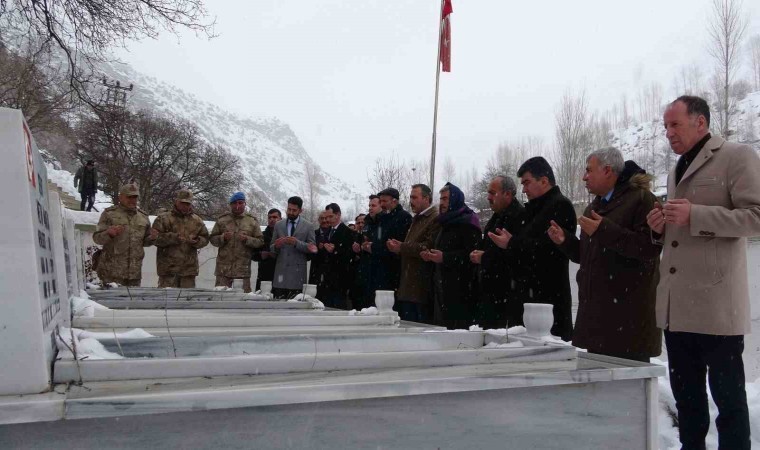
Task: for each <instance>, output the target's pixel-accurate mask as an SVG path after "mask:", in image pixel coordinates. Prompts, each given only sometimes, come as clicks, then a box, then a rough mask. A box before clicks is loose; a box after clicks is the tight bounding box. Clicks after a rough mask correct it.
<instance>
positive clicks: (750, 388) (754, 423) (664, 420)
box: [652, 358, 760, 450]
mask: <svg viewBox="0 0 760 450" xmlns="http://www.w3.org/2000/svg"><path fill="white" fill-rule="evenodd" d="M652 364H659V365H661V366H666V367H667V362H664V361H662V360H659V359H656V358H652ZM669 372H670V371H668V375H666V376H664V377H661V378H660V379H659V380H658V390H659V394H660V411H659V413H660V415H659V431H660V450H678V449H680V448H681V444H680V442H679V441H678V429H677V428H676V427H674V426H673V420H672V418H671V416H670V414H671V413H675V412H676V401H675V399H674V398H673V392H672V391H671V390H670V379H669ZM746 389H747V406H748V407H749V426H750V434H751V435H752V438H751V441H752V447H755V448H760V439H758V438H760V378H759V379H757V380H755V381H754V382H751V383H746ZM707 392H708V395H707V396H708V398H709V401H708V404H709V407H710V430H709V431H708V433H707V438H706V440H705V441H706V444H707V449H708V450H715V449H717V448H718V431H717V429H716V427H715V418H716V417H717V416H718V407H717V406H715V402H713V400H712V396H711V395H710V386H709V385H708V386H707Z"/></svg>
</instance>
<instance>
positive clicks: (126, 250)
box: [92, 206, 153, 281]
mask: <svg viewBox="0 0 760 450" xmlns="http://www.w3.org/2000/svg"><path fill="white" fill-rule="evenodd" d="M115 225H121V226H123V227H124V231H122V233H121V234H119V235H118V236H116V237H111V236H110V235H109V234H108V231H107V230H108V227H110V226H115ZM92 240H93V241H95V243H96V244H100V245H102V246H103V253H102V254H101V255H100V260H99V262H98V276H99V277H100V278H101V279H102V280H105V281H118V280H138V279H141V278H142V261H143V257H144V256H145V250H143V247H148V246H150V245H152V244H153V242H152V241H151V240H150V220H149V219H148V215H147V214H146V213H145V212H144V211H142V210H141V209H140V208H137V209H135V210H130V209H127V208H124V207H123V206H112V207H110V208H107V209H106V210H105V211H103V213H102V214H101V215H100V220H99V221H98V227H97V229H96V230H95V233H94V234H93V235H92Z"/></svg>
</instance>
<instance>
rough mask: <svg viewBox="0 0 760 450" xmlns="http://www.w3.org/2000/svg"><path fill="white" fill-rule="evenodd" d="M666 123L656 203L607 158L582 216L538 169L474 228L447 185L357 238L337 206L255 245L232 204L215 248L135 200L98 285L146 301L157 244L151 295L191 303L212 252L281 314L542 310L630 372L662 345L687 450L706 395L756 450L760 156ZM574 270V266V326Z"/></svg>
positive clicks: (107, 222)
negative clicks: (746, 356) (750, 251)
mask: <svg viewBox="0 0 760 450" xmlns="http://www.w3.org/2000/svg"><path fill="white" fill-rule="evenodd" d="M663 119H664V123H665V129H666V136H667V138H668V140H669V141H670V145H671V148H672V149H673V151H674V152H675V153H676V154H677V155H679V156H680V158H679V160H678V163H677V164H676V166H675V168H674V169H673V170H672V171H671V173H670V174H669V177H668V188H667V191H668V194H667V197H668V201H667V202H666V203H665V204H664V205H663V204H660V203H659V202H658V201H657V199H656V198H655V196H654V195H653V194H652V193H651V192H650V186H651V181H652V177H651V176H650V175H648V174H646V173H645V171H644V170H642V169H641V168H640V167H639V166H638V165H636V163H635V162H633V161H624V159H623V155H622V153H621V152H620V151H619V150H617V149H615V148H604V149H600V150H596V151H594V152H592V153H591V154H590V155H589V156H588V158H587V160H586V170H585V174H584V176H583V180H584V181H585V183H586V187H587V189H588V191H589V192H590V193H591V194H593V196H594V199H593V201H592V202H591V203H590V204H589V205H588V206H587V207H586V209H585V211H584V213H583V214H582V216H581V217H580V218H577V217H576V213H575V209H574V207H573V204H572V203H571V201H570V200H569V199H568V198H566V197H565V196H564V195H563V194H562V192H561V191H560V189H559V187H558V186H557V185H556V180H555V176H554V172H553V170H552V167H551V166H550V165H549V163H548V162H547V161H546V160H545V159H544V158H542V157H540V156H536V157H532V158H530V159H528V160H527V161H525V162H524V163H523V164H522V166H521V167H520V168H519V170H518V172H517V176H518V177H519V180H520V184H521V187H522V192H523V193H524V194H525V196H526V197H527V199H528V202H527V203H526V204H525V205H522V204H521V203H520V202H519V201H518V200H517V199H516V195H517V186H516V184H515V182H514V180H513V178H512V177H511V176H509V174H504V175H502V176H496V177H494V178H493V179H492V180H491V181H490V183H489V184H488V202H489V204H490V206H491V209H492V211H493V215H492V217H491V218H490V220H489V221H488V223H487V224H486V225H485V227H484V228H483V229H481V226H480V222H479V219H478V217H477V215H476V214H475V213H474V212H473V211H472V210H471V209H470V208H469V207H468V206H467V204H466V202H465V196H464V193H463V192H462V191H461V190H460V189H459V188H458V187H457V186H455V185H453V184H451V183H447V184H446V185H445V186H444V187H443V188H442V189H441V190H440V191H439V202H438V204H437V205H436V204H434V198H433V195H434V194H433V192H432V191H431V189H430V187H428V186H426V185H424V184H415V185H414V186H412V188H411V192H409V194H408V195H409V202H410V205H411V210H412V213H413V214H411V213H409V212H407V211H405V210H404V209H403V208H402V206H401V205H400V203H399V197H400V195H401V194H400V193H399V192H398V190H396V189H394V188H387V189H384V190H383V191H381V192H379V193H377V194H376V195H371V196H370V197H369V205H368V212H367V214H360V215H359V216H357V217H356V218H355V223H354V224H353V225H354V227H353V229H351V228H350V227H348V226H347V225H345V224H344V223H343V220H342V217H341V209H340V206H338V205H337V204H335V203H331V204H329V205H327V206H326V208H325V209H324V211H323V212H321V213H320V215H319V224H318V226H315V225H313V224H311V223H309V222H308V221H306V219H305V218H304V217H302V211H303V201H302V199H301V198H299V197H291V198H290V199H288V204H287V210H286V217H285V220H281V213H280V211H279V210H277V209H272V210H270V211H269V212H268V216H267V227H266V229H265V231H264V232H263V233H262V232H261V229H260V226H259V224H258V222H257V221H256V219H255V218H253V216H251V215H250V214H248V213H246V212H245V206H246V204H245V196H244V195H243V194H242V193H235V194H233V195H232V197H231V198H230V212H229V213H228V214H225V215H223V216H222V217H220V218H219V219H218V221H217V222H216V225H215V226H214V228H213V230H212V231H211V233H210V234H209V232H208V230H207V228H206V226H205V225H204V223H203V221H202V220H201V219H200V217H198V216H197V215H195V214H194V213H193V212H192V198H193V195H192V193H191V192H190V191H187V190H182V191H180V192H178V194H177V197H176V200H175V203H174V207H173V209H172V210H171V211H168V212H165V213H163V214H161V215H159V216H158V217H157V218H156V220H155V221H154V222H153V224H152V225H151V224H150V222H149V220H148V217H147V215H146V214H145V213H144V212H142V211H141V210H140V209H139V208H137V199H138V189H137V186H135V185H134V184H128V185H125V186H123V187H122V189H121V191H120V193H119V204H118V205H117V206H114V207H111V208H108V209H107V210H105V211H104V212H103V214H102V215H101V218H100V222H99V223H98V227H97V231H96V232H95V234H94V240H95V242H96V243H98V244H100V245H102V246H103V250H102V252H103V253H102V255H101V256H100V258H98V261H99V262H98V268H97V271H98V274H99V276H100V278H101V280H102V281H103V282H105V283H109V282H116V283H119V284H122V285H127V286H139V285H140V278H141V265H142V259H143V256H144V251H143V247H144V246H149V245H155V246H156V247H158V254H157V268H158V275H159V283H158V284H159V287H178V288H191V287H194V286H195V277H196V276H197V275H198V256H197V254H198V249H200V248H202V247H204V246H205V245H207V244H208V243H209V242H210V243H211V244H212V245H214V246H216V247H218V248H219V253H218V257H217V260H216V271H215V275H216V284H217V285H219V286H230V285H231V284H232V281H233V280H235V279H243V280H244V285H243V287H244V289H245V290H246V291H247V292H248V291H250V290H251V285H250V277H251V260H255V261H257V262H258V263H259V271H258V278H257V283H256V286H257V288H258V286H259V285H260V283H261V281H264V280H266V281H269V280H271V281H272V285H273V294H274V295H275V296H276V297H277V298H291V297H293V296H295V295H296V294H298V293H300V292H301V290H302V286H303V284H305V283H307V282H310V283H312V284H316V285H317V286H318V290H317V297H318V298H319V299H320V300H322V301H323V302H324V304H325V305H326V306H328V307H332V308H341V309H348V308H356V309H359V308H365V307H368V306H372V305H373V304H374V294H375V291H377V290H393V291H395V292H396V300H397V301H396V305H395V308H396V310H397V311H398V313H399V315H400V316H401V318H402V319H404V320H411V321H416V322H423V323H431V324H438V325H442V326H446V327H448V328H466V327H468V326H470V325H473V324H479V325H481V326H482V327H484V328H503V327H511V326H517V325H521V324H522V313H523V304H524V303H547V304H551V305H553V307H554V308H553V310H554V324H553V326H552V328H551V333H552V334H553V335H555V336H558V337H560V338H562V339H563V340H566V341H569V340H572V341H573V343H574V345H576V346H578V347H581V348H586V349H588V350H589V351H591V352H593V353H598V354H603V355H608V356H614V357H621V358H626V359H630V360H639V361H649V358H650V357H653V356H657V355H659V354H660V350H661V345H662V344H661V342H662V336H663V331H664V336H665V342H666V346H667V350H668V358H669V366H670V383H671V387H672V389H673V394H674V396H675V399H676V406H677V408H678V424H679V429H680V439H681V442H682V443H683V445H684V447H683V448H688V449H691V448H704V439H705V436H706V434H707V430H708V427H709V412H708V407H707V394H706V389H705V384H706V382H707V381H708V380H709V384H710V387H711V393H712V396H713V399H714V400H715V403H716V404H717V406H718V410H719V414H720V415H719V418H718V420H717V427H718V432H719V442H720V447H721V448H732V449H744V448H750V441H749V419H748V412H747V402H746V392H745V387H744V383H745V380H744V367H743V362H742V352H743V349H744V340H743V339H744V336H743V335H744V334H747V333H749V332H750V330H751V327H750V322H749V318H750V315H749V294H748V280H747V261H746V237H748V236H757V235H760V176H758V174H760V158H759V157H758V155H757V154H756V153H755V152H754V151H752V150H751V148H749V147H748V146H746V145H740V144H735V143H729V142H726V141H725V140H723V139H722V138H720V137H713V136H711V135H710V133H709V125H710V110H709V107H708V105H707V102H705V101H704V100H703V99H701V98H699V97H692V96H683V97H679V98H678V99H676V100H675V101H674V102H673V103H671V104H669V105H668V106H667V108H666V110H665V114H664V117H663ZM82 179H83V180H84V181H83V184H84V185H85V187H86V186H89V184H88V183H90V181H88V178H87V175H84V176H83V177H82ZM578 228H579V230H578ZM661 253H663V255H662V258H660V254H661ZM570 260H572V261H574V262H576V263H578V264H579V270H578V273H577V283H578V301H579V305H578V314H577V318H576V321H575V327H573V320H572V314H571V291H570V279H569V271H568V266H569V261H570ZM309 261H310V262H311V267H310V270H308V272H307V266H308V262H309ZM246 281H247V282H246Z"/></svg>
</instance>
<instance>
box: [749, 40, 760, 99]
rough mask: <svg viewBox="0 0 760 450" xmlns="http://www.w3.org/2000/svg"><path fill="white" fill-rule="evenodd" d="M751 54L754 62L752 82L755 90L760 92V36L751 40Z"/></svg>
mask: <svg viewBox="0 0 760 450" xmlns="http://www.w3.org/2000/svg"><path fill="white" fill-rule="evenodd" d="M749 54H750V60H751V61H752V82H753V83H754V86H755V90H760V34H756V35H754V36H752V38H751V39H750V40H749Z"/></svg>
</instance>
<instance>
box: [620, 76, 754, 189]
mask: <svg viewBox="0 0 760 450" xmlns="http://www.w3.org/2000/svg"><path fill="white" fill-rule="evenodd" d="M737 111H738V112H737V114H736V116H735V120H734V122H733V126H732V138H731V140H732V141H736V142H742V143H746V144H749V145H751V146H752V147H753V148H754V149H755V151H757V152H760V91H757V92H753V93H750V94H748V95H747V96H746V97H745V98H744V99H742V100H740V101H739V102H738V104H737ZM611 134H612V136H611V144H612V145H614V146H615V147H617V148H619V149H620V150H621V151H622V152H623V154H624V155H625V157H626V159H633V160H634V161H636V162H637V163H638V164H639V165H640V166H641V167H643V168H645V169H646V170H647V172H649V173H651V174H654V175H655V176H656V177H657V180H656V188H657V189H661V188H663V187H665V185H666V182H667V173H668V171H669V170H670V168H671V167H673V165H674V164H675V163H676V161H677V158H676V156H675V155H674V154H673V152H672V151H671V150H670V146H669V145H668V140H667V139H666V138H665V129H664V128H663V125H662V120H661V119H657V120H653V121H651V122H644V123H640V124H636V125H632V126H630V127H628V128H621V129H618V130H613V131H612V132H611Z"/></svg>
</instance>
